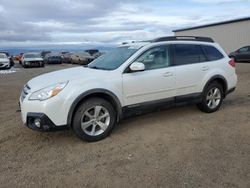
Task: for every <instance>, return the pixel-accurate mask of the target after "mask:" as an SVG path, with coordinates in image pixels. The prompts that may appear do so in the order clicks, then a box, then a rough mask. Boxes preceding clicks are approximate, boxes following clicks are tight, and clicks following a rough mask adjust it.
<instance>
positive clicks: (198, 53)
mask: <svg viewBox="0 0 250 188" xmlns="http://www.w3.org/2000/svg"><path fill="white" fill-rule="evenodd" d="M174 54H175V64H176V65H186V64H193V63H200V62H205V61H206V56H205V54H204V52H203V51H202V49H201V47H200V45H195V44H175V47H174Z"/></svg>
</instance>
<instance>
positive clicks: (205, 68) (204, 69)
mask: <svg viewBox="0 0 250 188" xmlns="http://www.w3.org/2000/svg"><path fill="white" fill-rule="evenodd" d="M201 70H202V71H207V70H209V67H202V68H201Z"/></svg>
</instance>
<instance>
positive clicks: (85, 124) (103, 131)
mask: <svg viewBox="0 0 250 188" xmlns="http://www.w3.org/2000/svg"><path fill="white" fill-rule="evenodd" d="M115 125H116V112H115V110H114V108H113V106H112V105H111V104H110V103H109V102H108V101H106V100H104V99H101V98H90V99H88V100H86V101H84V102H83V103H81V104H80V105H79V106H78V108H77V109H76V112H75V114H74V118H73V124H72V128H73V130H74V132H75V134H76V135H77V136H78V137H79V138H81V139H82V140H86V141H88V142H95V141H99V140H102V139H104V138H105V137H107V136H108V135H109V134H110V133H111V131H112V130H113V128H114V127H115Z"/></svg>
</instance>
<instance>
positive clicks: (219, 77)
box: [202, 75, 228, 97]
mask: <svg viewBox="0 0 250 188" xmlns="http://www.w3.org/2000/svg"><path fill="white" fill-rule="evenodd" d="M216 79H221V80H223V83H224V85H223V89H224V93H223V95H224V97H225V95H226V93H227V91H228V83H227V80H226V78H225V77H224V76H221V75H214V76H212V77H211V78H210V79H209V80H208V81H207V83H206V85H205V87H204V88H203V91H202V93H204V91H205V89H206V88H207V87H208V85H209V84H210V83H212V82H213V81H214V80H216Z"/></svg>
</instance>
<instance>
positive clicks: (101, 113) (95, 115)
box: [81, 106, 110, 136]
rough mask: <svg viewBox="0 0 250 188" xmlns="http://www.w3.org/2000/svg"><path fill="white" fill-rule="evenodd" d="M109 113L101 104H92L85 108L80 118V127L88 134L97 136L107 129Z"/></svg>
mask: <svg viewBox="0 0 250 188" xmlns="http://www.w3.org/2000/svg"><path fill="white" fill-rule="evenodd" d="M109 124H110V113H109V111H108V110H107V109H106V108H105V107H103V106H93V107H91V108H89V109H88V110H86V111H85V112H84V113H83V115H82V118H81V128H82V130H83V131H84V132H85V133H86V134H87V135H89V136H98V135H100V134H102V133H103V132H104V131H106V130H107V128H108V127H109Z"/></svg>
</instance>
